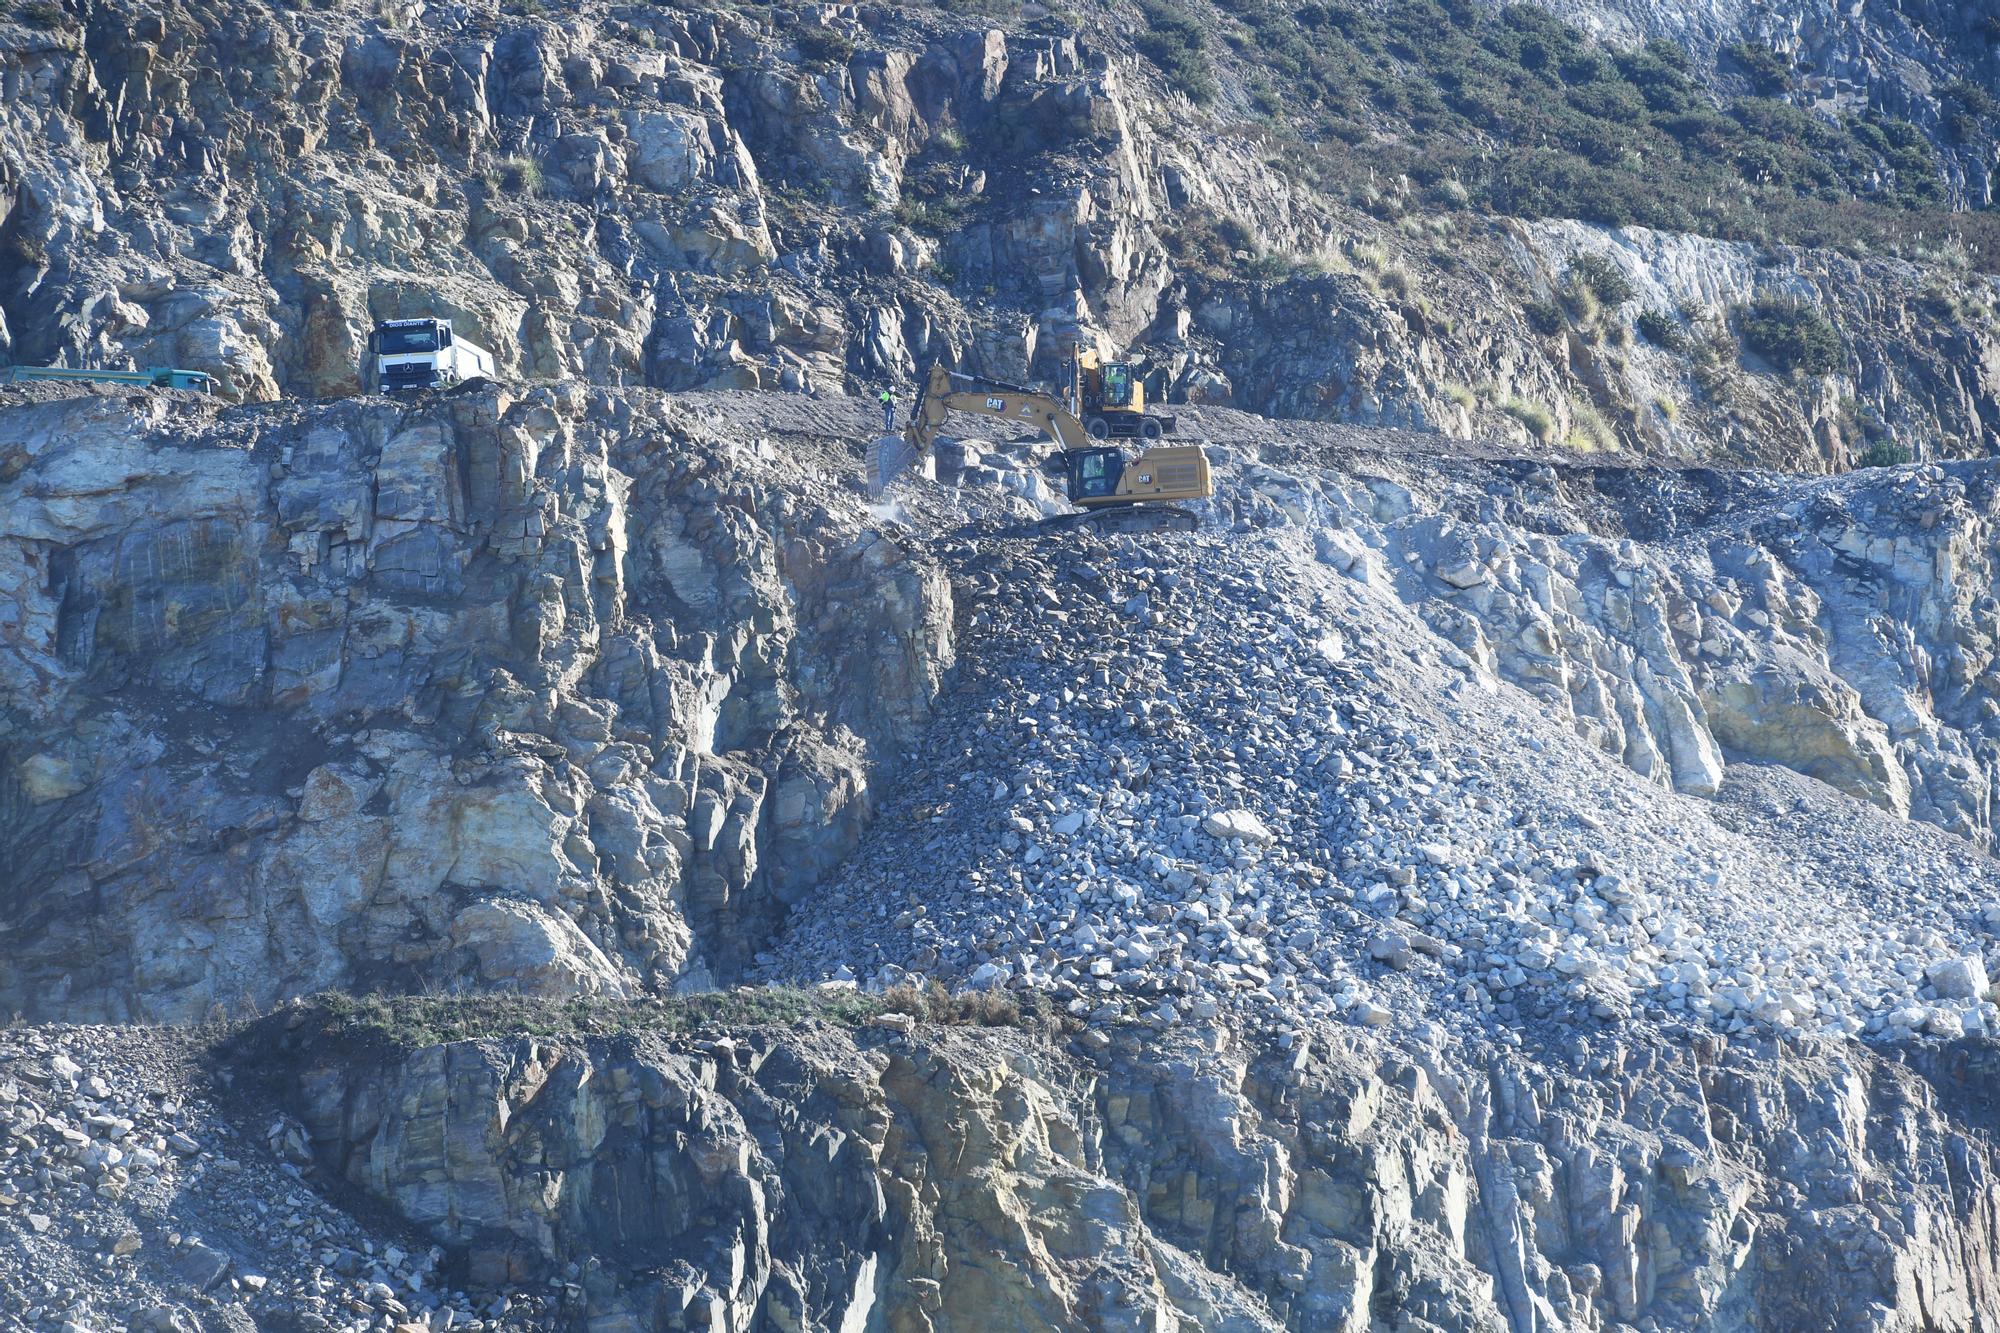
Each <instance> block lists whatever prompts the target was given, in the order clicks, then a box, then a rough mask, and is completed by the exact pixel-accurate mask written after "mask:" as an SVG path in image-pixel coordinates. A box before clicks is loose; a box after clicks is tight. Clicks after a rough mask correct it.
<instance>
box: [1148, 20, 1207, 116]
mask: <svg viewBox="0 0 2000 1333" xmlns="http://www.w3.org/2000/svg"><path fill="white" fill-rule="evenodd" d="M1140 9H1141V12H1142V13H1143V14H1144V16H1145V27H1144V28H1143V29H1141V30H1140V31H1139V32H1137V33H1135V34H1133V39H1132V40H1133V44H1134V45H1135V46H1137V47H1138V48H1139V52H1140V54H1141V55H1143V56H1145V57H1146V59H1148V60H1150V61H1152V62H1153V63H1154V64H1155V65H1157V66H1159V68H1160V72H1161V73H1162V74H1164V75H1166V76H1167V82H1168V83H1170V84H1172V85H1173V86H1174V87H1175V88H1178V89H1179V90H1180V91H1181V92H1183V93H1185V94H1186V95H1187V97H1188V100H1190V101H1192V102H1196V103H1199V104H1201V105H1207V104H1208V103H1210V102H1213V101H1214V100H1215V97H1216V92H1217V88H1216V82H1215V67H1214V65H1212V64H1211V63H1210V62H1209V57H1208V33H1207V32H1206V31H1205V30H1204V29H1203V27H1202V24H1201V20H1200V19H1199V18H1198V17H1197V16H1196V15H1195V14H1194V13H1193V12H1192V11H1190V10H1188V9H1186V8H1185V7H1183V6H1181V5H1179V4H1174V3H1167V0H1146V3H1144V4H1142V5H1141V6H1140Z"/></svg>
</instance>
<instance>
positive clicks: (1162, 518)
mask: <svg viewBox="0 0 2000 1333" xmlns="http://www.w3.org/2000/svg"><path fill="white" fill-rule="evenodd" d="M1200 527H1201V520H1200V519H1199V518H1198V517H1196V516H1195V515H1194V514H1192V513H1190V512H1189V511H1187V510H1185V509H1181V508H1179V507H1177V506H1173V505H1119V506H1115V507H1111V508H1104V509H1086V510H1083V511H1081V512H1079V513H1074V514H1057V515H1056V516H1055V517H1053V518H1045V519H1042V520H1041V521H1040V522H1038V523H1033V524H1030V525H1028V526H1027V527H1026V528H1024V529H1020V531H1022V532H1025V533H1032V534H1037V535H1040V534H1045V533H1055V532H1072V531H1075V530H1076V529H1079V528H1081V529H1083V530H1085V531H1088V532H1095V533H1097V534H1098V535H1099V536H1106V537H1109V536H1151V535H1152V534H1154V533H1161V532H1194V531H1196V530H1198V529H1199V528H1200Z"/></svg>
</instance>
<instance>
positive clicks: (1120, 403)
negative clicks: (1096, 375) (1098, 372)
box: [1100, 363, 1138, 410]
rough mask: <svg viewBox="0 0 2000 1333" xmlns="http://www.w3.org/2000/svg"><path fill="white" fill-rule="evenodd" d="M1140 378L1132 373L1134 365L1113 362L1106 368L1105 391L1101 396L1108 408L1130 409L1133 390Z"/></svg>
mask: <svg viewBox="0 0 2000 1333" xmlns="http://www.w3.org/2000/svg"><path fill="white" fill-rule="evenodd" d="M1137 384H1138V380H1137V379H1136V378H1135V377H1134V376H1133V374H1132V367H1130V366H1128V365H1125V364H1123V363H1113V364H1112V365H1108V366H1106V367H1105V368H1104V393H1103V396H1102V398H1101V400H1100V401H1101V402H1102V405H1103V406H1104V407H1106V408H1112V409H1124V410H1130V409H1131V408H1132V406H1133V404H1132V391H1133V389H1134V388H1135V387H1136V386H1137Z"/></svg>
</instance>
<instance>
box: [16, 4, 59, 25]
mask: <svg viewBox="0 0 2000 1333" xmlns="http://www.w3.org/2000/svg"><path fill="white" fill-rule="evenodd" d="M13 14H14V21H15V22H17V23H20V24H22V25H23V26H25V27H29V28H40V29H42V30H44V31H54V30H55V29H57V28H60V27H62V26H63V24H64V22H66V21H67V19H66V16H65V15H64V13H63V7H62V6H61V5H59V4H57V3H56V2H55V0H20V2H19V3H18V4H16V5H15V6H14V7H13Z"/></svg>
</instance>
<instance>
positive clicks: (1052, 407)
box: [903, 364, 1095, 456]
mask: <svg viewBox="0 0 2000 1333" xmlns="http://www.w3.org/2000/svg"><path fill="white" fill-rule="evenodd" d="M953 412H970V413H972V414H973V415H975V416H984V417H998V418H1000V419H1002V420H1004V421H1018V422H1020V423H1021V424H1023V425H1027V426H1033V427H1034V428H1035V429H1036V430H1039V431H1041V432H1042V434H1044V435H1046V436H1048V437H1049V438H1050V439H1051V440H1053V441H1055V443H1056V445H1057V446H1058V447H1059V448H1062V449H1087V448H1089V447H1090V446H1091V445H1092V444H1093V443H1095V441H1093V440H1092V439H1091V438H1090V433H1089V432H1088V431H1086V430H1085V429H1084V428H1083V422H1081V421H1079V420H1078V419H1077V417H1076V414H1075V413H1073V412H1071V411H1070V410H1069V408H1067V407H1065V406H1064V405H1063V403H1062V402H1061V400H1059V399H1057V398H1054V397H1051V396H1050V395H1048V394H1046V393H1042V392H1040V391H1038V390H1035V389H1030V388H1027V387H1025V386H1023V385H1019V384H1008V383H1006V382H1004V381H1002V380H989V379H984V378H982V377H980V376H978V375H961V374H959V373H958V372H957V371H952V370H946V369H945V368H944V366H943V365H942V364H935V365H933V366H932V367H931V373H930V376H929V377H928V378H927V379H926V380H925V381H924V384H923V387H922V388H921V389H919V390H918V391H917V401H916V405H915V406H914V407H912V408H911V409H910V424H909V425H907V426H905V427H904V428H903V439H904V441H905V442H907V443H908V444H909V446H910V448H911V449H913V450H915V451H916V453H917V454H918V456H922V455H923V454H924V453H926V452H928V451H929V449H930V447H931V442H932V441H933V440H935V439H936V438H937V434H938V432H939V431H940V430H942V429H943V428H944V423H945V422H946V420H948V419H949V418H950V416H951V414H952V413H953Z"/></svg>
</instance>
